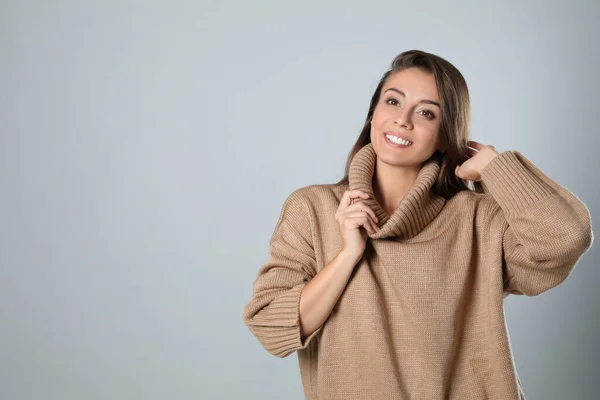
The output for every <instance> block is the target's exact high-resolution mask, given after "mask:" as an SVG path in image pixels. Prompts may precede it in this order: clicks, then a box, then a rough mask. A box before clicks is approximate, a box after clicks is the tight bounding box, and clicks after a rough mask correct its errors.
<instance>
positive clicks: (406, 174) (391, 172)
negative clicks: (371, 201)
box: [372, 159, 421, 215]
mask: <svg viewBox="0 0 600 400" xmlns="http://www.w3.org/2000/svg"><path fill="white" fill-rule="evenodd" d="M420 169H421V166H393V165H389V164H386V163H384V162H383V161H381V160H380V159H377V161H376V166H375V173H374V174H373V182H372V184H373V193H374V194H375V198H376V199H377V201H379V203H380V204H381V206H382V207H383V209H384V210H385V212H386V213H388V215H392V214H393V213H394V211H395V210H396V208H397V207H398V204H399V203H400V201H401V200H402V199H403V198H404V196H405V195H406V193H407V192H408V191H409V190H410V188H411V187H412V186H413V184H414V183H415V181H416V179H417V175H418V174H419V171H420Z"/></svg>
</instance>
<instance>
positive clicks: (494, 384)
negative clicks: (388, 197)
mask: <svg viewBox="0 0 600 400" xmlns="http://www.w3.org/2000/svg"><path fill="white" fill-rule="evenodd" d="M375 162H376V155H375V152H374V150H373V148H372V145H371V144H368V145H367V146H365V147H363V148H362V149H361V150H360V151H359V152H358V153H357V154H356V156H355V157H354V159H353V160H352V164H351V166H350V175H349V177H350V182H349V184H348V185H345V186H335V185H310V186H306V187H303V188H300V189H297V190H295V191H294V192H293V193H291V194H290V196H289V197H288V198H287V199H286V200H285V202H284V204H283V207H282V210H281V214H280V217H279V219H278V221H277V224H276V226H275V229H274V232H273V235H272V237H271V240H270V248H269V259H268V261H267V262H266V263H265V264H264V265H263V266H262V267H261V268H260V269H259V271H258V275H257V278H256V281H255V282H254V286H253V294H252V298H251V299H250V301H249V302H248V303H247V304H246V306H245V307H244V311H243V319H244V322H245V324H246V325H247V326H248V328H249V329H250V331H251V332H252V333H253V334H254V335H255V336H256V338H257V339H258V340H259V341H260V343H261V344H262V346H263V347H264V348H265V349H266V350H267V351H268V352H270V353H271V354H273V355H275V356H277V357H286V356H288V355H290V354H292V353H294V352H295V353H296V354H297V355H298V361H299V367H300V372H301V377H302V383H303V387H304V392H305V395H306V398H307V399H310V400H315V399H319V400H335V399H344V400H349V399H369V400H378V399H381V400H393V399H411V400H413V399H419V400H437V399H440V400H442V399H450V400H459V399H460V400H466V399H477V400H481V399H488V400H492V399H510V400H523V399H525V396H524V391H523V387H522V385H521V382H520V380H519V377H518V374H517V371H516V369H515V364H514V360H513V356H512V350H511V346H510V339H509V335H508V330H507V327H506V321H505V318H504V308H503V300H504V298H505V297H506V296H507V295H508V294H510V293H512V294H520V295H521V294H524V295H528V296H535V295H538V294H540V293H543V292H545V291H547V290H549V289H551V288H553V287H555V286H556V285H558V284H560V283H561V282H563V281H564V280H565V279H566V278H567V277H568V275H569V274H570V273H571V271H572V270H573V268H574V267H575V265H576V263H577V261H578V260H579V258H580V257H581V256H582V255H583V254H584V253H585V252H586V251H587V250H588V249H589V248H590V246H591V245H592V242H593V232H592V226H591V219H590V214H589V211H588V209H587V207H586V206H585V204H584V203H583V202H581V201H580V200H579V199H578V198H577V197H576V196H575V195H574V194H572V193H571V192H569V191H568V190H567V189H565V188H564V187H562V186H560V185H559V184H558V183H556V182H555V181H553V180H552V179H550V178H549V177H548V176H546V175H545V174H544V173H542V172H541V171H540V170H539V169H538V168H537V167H536V166H535V165H533V163H531V162H530V161H529V160H528V159H526V158H525V157H524V156H523V155H522V154H521V153H519V152H518V151H506V152H503V153H501V154H500V155H498V156H497V157H495V158H494V159H493V160H492V161H491V162H490V163H489V164H488V165H487V166H486V167H485V169H484V170H483V171H482V183H483V185H484V188H485V190H486V193H483V194H478V193H474V192H471V191H463V192H459V193H458V194H456V195H455V196H453V197H452V198H450V199H448V200H445V199H444V198H441V197H437V196H434V195H433V192H432V191H431V188H432V185H433V183H434V182H435V179H436V178H437V176H438V174H439V171H440V166H439V165H438V164H437V161H433V160H432V161H429V162H428V163H427V164H425V165H424V166H423V167H422V169H421V171H420V173H419V174H418V176H417V179H416V181H415V183H414V184H413V186H412V187H411V188H410V190H409V191H408V193H407V194H406V195H405V197H404V198H403V199H402V201H401V202H400V203H399V205H398V207H397V209H396V210H395V212H394V213H393V214H392V215H387V213H386V212H385V211H384V210H383V208H382V207H381V205H380V204H379V203H378V202H377V200H376V199H369V200H367V201H366V203H367V204H368V205H369V206H370V207H372V208H373V210H374V211H375V212H376V213H377V215H378V217H379V226H380V227H381V230H380V231H379V232H377V233H376V234H373V235H369V239H368V245H367V249H366V251H365V254H364V256H363V258H362V260H361V261H360V262H359V263H358V264H357V265H356V267H355V269H354V271H353V273H352V275H351V277H350V279H349V281H348V284H347V285H346V288H345V289H344V292H343V293H342V295H341V297H340V299H339V300H338V302H337V303H336V305H335V307H334V308H333V310H332V312H331V314H330V315H329V317H328V318H327V320H326V321H325V323H324V324H323V325H322V326H321V327H319V328H318V329H317V330H316V331H314V332H312V333H311V334H310V335H309V336H308V337H307V338H304V340H302V339H301V336H300V325H299V304H300V296H301V293H302V289H303V288H304V285H305V284H306V282H308V281H309V280H310V279H312V278H313V277H314V276H315V275H316V274H317V273H318V271H320V270H321V269H322V268H323V267H324V266H325V265H326V264H327V263H328V262H329V261H331V260H332V259H333V258H334V257H335V256H336V255H337V254H338V252H339V251H340V250H341V248H342V244H343V242H342V239H341V236H340V233H339V230H338V227H337V224H336V221H335V217H334V214H335V211H336V210H337V207H338V206H339V202H340V199H341V197H342V195H343V193H344V191H345V190H348V189H361V190H364V191H366V192H367V193H370V194H372V193H373V188H372V178H373V173H374V170H375ZM524 386H525V388H526V386H527V383H526V382H525V383H524ZM286 396H287V394H286V393H282V394H281V397H282V398H285V397H286Z"/></svg>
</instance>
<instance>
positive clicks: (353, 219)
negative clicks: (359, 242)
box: [348, 214, 376, 233]
mask: <svg viewBox="0 0 600 400" xmlns="http://www.w3.org/2000/svg"><path fill="white" fill-rule="evenodd" d="M348 221H349V222H350V223H351V224H352V226H353V227H361V226H362V227H363V228H365V230H366V231H368V232H369V233H375V232H376V230H375V227H374V224H373V222H372V221H371V220H370V219H369V217H367V216H365V214H362V215H354V216H349V217H348Z"/></svg>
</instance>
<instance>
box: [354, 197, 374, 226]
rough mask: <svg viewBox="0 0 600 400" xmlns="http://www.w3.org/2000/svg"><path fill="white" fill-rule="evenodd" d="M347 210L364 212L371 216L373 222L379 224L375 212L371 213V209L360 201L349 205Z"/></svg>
mask: <svg viewBox="0 0 600 400" xmlns="http://www.w3.org/2000/svg"><path fill="white" fill-rule="evenodd" d="M348 210H352V211H355V210H357V211H364V212H366V213H368V214H369V215H370V216H371V218H373V221H375V222H379V218H377V214H375V211H373V209H372V208H371V207H369V206H368V205H366V204H365V203H363V201H362V200H357V201H355V202H354V204H351V205H350V206H349V207H348Z"/></svg>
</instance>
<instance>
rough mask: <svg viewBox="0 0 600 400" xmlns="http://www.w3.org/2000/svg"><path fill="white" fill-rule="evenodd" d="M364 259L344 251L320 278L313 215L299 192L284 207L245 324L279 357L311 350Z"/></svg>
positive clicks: (249, 305) (249, 304)
mask: <svg viewBox="0 0 600 400" xmlns="http://www.w3.org/2000/svg"><path fill="white" fill-rule="evenodd" d="M357 261H358V260H356V259H355V258H353V257H349V256H347V255H346V253H344V252H340V253H339V254H338V255H337V256H336V257H335V258H334V259H333V260H331V261H330V262H329V263H328V264H327V265H326V266H325V267H323V269H322V270H321V271H319V273H318V274H317V272H316V270H317V266H316V258H315V254H314V248H313V245H312V233H311V225H310V215H309V213H308V208H307V204H306V203H305V200H304V199H303V198H302V195H301V194H300V193H298V191H295V192H294V193H292V194H291V195H290V196H289V197H288V198H287V199H286V201H285V202H284V205H283V208H282V211H281V214H280V217H279V220H278V222H277V225H276V227H275V230H274V233H273V235H272V237H271V240H270V248H269V260H268V261H267V262H266V263H265V264H264V265H263V266H262V267H261V268H260V270H259V272H258V277H257V278H256V281H255V282H254V287H253V296H252V299H251V300H250V302H249V303H248V304H247V305H246V306H245V307H244V313H243V318H244V323H245V324H246V325H247V326H248V328H249V329H250V330H251V331H252V333H253V334H254V335H255V336H256V337H257V339H258V340H259V341H260V342H261V344H262V345H263V347H264V348H265V349H266V350H267V351H268V352H269V353H271V354H273V355H275V356H277V357H286V356H288V355H289V354H291V353H293V352H295V351H297V350H300V349H304V348H306V347H307V346H308V345H309V343H310V342H311V340H312V339H313V338H314V337H315V336H316V335H317V334H318V333H319V332H320V331H321V329H322V327H323V323H324V321H325V320H326V319H327V317H328V316H329V314H330V313H331V310H332V309H333V307H334V305H335V304H336V302H337V300H338V299H339V297H340V295H341V293H342V292H343V289H344V287H345V286H346V283H347V282H348V279H349V277H350V274H351V272H352V269H353V267H354V265H355V264H356V262H357Z"/></svg>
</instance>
